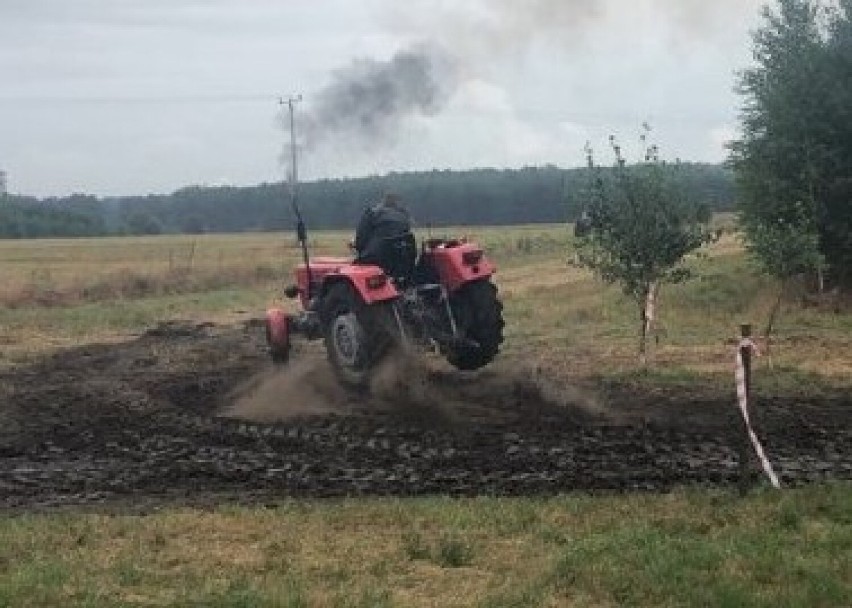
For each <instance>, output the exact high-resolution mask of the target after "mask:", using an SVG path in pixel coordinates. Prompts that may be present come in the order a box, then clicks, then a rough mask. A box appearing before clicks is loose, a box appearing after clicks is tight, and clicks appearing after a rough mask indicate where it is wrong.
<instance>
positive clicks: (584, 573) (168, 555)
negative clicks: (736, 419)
mask: <svg viewBox="0 0 852 608" xmlns="http://www.w3.org/2000/svg"><path fill="white" fill-rule="evenodd" d="M850 556H852V488H850V487H849V486H836V487H814V488H811V489H809V490H805V491H790V492H786V493H784V494H780V493H775V492H773V493H769V492H765V493H758V494H755V495H752V496H751V497H750V498H748V499H746V500H739V499H737V498H734V497H732V496H731V495H728V494H724V493H710V492H679V493H675V494H672V495H667V496H648V495H642V496H621V497H619V496H598V497H590V496H566V497H561V498H552V499H523V500H521V499H512V500H509V499H491V498H481V499H470V500H449V499H441V498H435V499H412V500H376V499H366V500H349V501H342V502H322V503H305V502H292V503H285V504H283V505H279V506H276V507H274V508H268V509H267V508H218V509H216V510H213V511H197V510H177V511H170V512H165V513H161V514H157V515H148V516H144V517H137V516H132V515H119V516H105V515H92V514H66V515H53V516H49V517H46V516H38V515H36V516H20V517H13V518H4V519H0V606H10V607H11V606H66V605H79V606H153V605H176V606H221V607H225V606H228V607H251V606H292V607H308V606H335V607H336V606H340V607H349V606H363V607H365V608H366V607H377V606H448V607H449V606H464V607H467V606H481V607H491V608H497V607H507V608H508V607H520V606H766V607H779V606H807V607H814V606H824V607H827V608H828V607H837V606H849V605H850V602H852V561H850V560H851V559H852V557H850Z"/></svg>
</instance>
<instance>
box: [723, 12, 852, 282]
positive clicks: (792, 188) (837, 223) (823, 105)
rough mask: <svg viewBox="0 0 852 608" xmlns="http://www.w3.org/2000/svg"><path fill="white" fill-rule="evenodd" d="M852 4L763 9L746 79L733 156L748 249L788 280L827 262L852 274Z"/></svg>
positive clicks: (841, 273) (740, 87)
mask: <svg viewBox="0 0 852 608" xmlns="http://www.w3.org/2000/svg"><path fill="white" fill-rule="evenodd" d="M850 9H852V2H850V1H849V0H841V1H840V3H839V5H834V4H833V5H832V6H831V8H830V9H829V8H827V7H826V5H824V4H823V3H822V2H820V1H819V0H777V2H776V3H775V5H774V7H772V6H766V7H764V8H763V12H762V17H763V23H762V25H761V27H760V28H759V29H758V30H757V31H756V32H755V33H754V36H753V57H754V62H755V63H754V65H753V66H752V67H751V68H749V69H746V70H744V71H743V72H742V73H741V75H740V78H739V82H738V87H737V90H738V92H739V93H740V95H742V97H743V99H744V104H743V107H742V112H741V117H740V121H741V126H742V133H743V135H742V138H741V139H740V140H738V141H736V142H733V144H732V145H731V152H732V154H731V160H732V163H733V166H734V169H735V174H736V179H737V185H738V187H739V190H740V198H739V204H740V210H741V220H742V224H743V227H744V229H745V232H746V237H747V241H748V246H749V248H750V250H751V251H752V253H753V254H754V255H755V256H756V257H757V259H758V260H760V261H761V263H762V264H763V266H764V268H765V269H766V270H767V271H768V272H770V273H772V274H774V275H776V276H778V277H779V278H780V279H782V282H783V281H784V280H786V279H787V278H789V277H790V276H793V275H795V274H798V273H801V272H804V271H820V270H821V269H822V267H823V265H824V264H828V265H829V267H830V269H831V270H832V271H833V274H834V276H835V277H836V278H838V279H841V280H843V279H848V278H849V277H848V276H846V277H844V275H845V274H848V269H849V267H850V266H849V263H850V262H852V237H850V236H849V235H850V230H852V222H850V216H849V213H850V212H849V208H850V204H852V203H850V198H849V194H850V191H849V188H848V184H849V183H850V182H849V178H850V177H852V173H850V172H852V164H850V161H852V155H850V146H852V140H850V138H849V133H850V129H852V126H850V124H852V114H850V107H849V105H850V101H852V99H850V94H852V63H850V55H849V46H848V28H849V17H850V16H852V10H850ZM844 40H847V42H846V43H845V44H844V42H843V41H844Z"/></svg>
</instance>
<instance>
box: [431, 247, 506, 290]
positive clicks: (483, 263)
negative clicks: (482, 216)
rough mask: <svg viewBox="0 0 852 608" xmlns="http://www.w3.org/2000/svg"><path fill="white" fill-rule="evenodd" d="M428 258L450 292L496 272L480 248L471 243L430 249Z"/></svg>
mask: <svg viewBox="0 0 852 608" xmlns="http://www.w3.org/2000/svg"><path fill="white" fill-rule="evenodd" d="M429 258H430V262H431V264H432V266H433V268H434V269H435V270H436V271H437V273H438V276H439V277H440V279H441V284H442V285H444V286H445V287H446V288H447V291H449V292H450V293H454V292H456V291H458V290H459V289H461V288H462V287H463V286H465V285H467V284H468V283H473V282H475V281H482V280H488V279H490V278H491V277H492V276H493V275H494V273H496V272H497V267H496V266H495V265H494V264H493V263H492V262H491V260H489V259H488V258H487V257H485V252H484V251H483V250H482V248H481V247H479V246H478V245H475V244H473V243H461V244H459V245H457V246H454V247H439V248H435V249H432V250H431V251H430V252H429Z"/></svg>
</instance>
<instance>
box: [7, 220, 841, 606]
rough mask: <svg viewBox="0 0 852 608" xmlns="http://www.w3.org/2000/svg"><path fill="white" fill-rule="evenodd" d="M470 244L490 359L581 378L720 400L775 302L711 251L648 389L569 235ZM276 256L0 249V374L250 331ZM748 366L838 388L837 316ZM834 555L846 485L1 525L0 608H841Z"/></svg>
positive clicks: (674, 316) (628, 326)
mask: <svg viewBox="0 0 852 608" xmlns="http://www.w3.org/2000/svg"><path fill="white" fill-rule="evenodd" d="M467 232H469V235H470V237H471V238H474V239H476V240H479V241H480V242H482V243H483V244H484V245H485V247H486V248H487V249H488V251H489V252H490V254H491V255H492V256H493V257H494V258H495V260H496V261H497V263H498V265H499V267H500V272H499V274H498V277H497V281H498V284H499V286H500V290H501V294H502V296H503V299H504V302H505V304H506V319H507V341H506V348H505V351H504V356H505V357H506V358H510V359H511V358H518V359H519V360H520V359H523V360H524V361H525V362H526V363H530V364H533V365H536V366H538V367H540V368H542V369H545V370H547V372H548V373H551V374H556V375H559V376H561V377H567V378H570V379H572V381H576V382H579V383H583V382H585V383H591V384H596V385H606V384H608V383H617V384H619V385H620V386H622V387H624V386H626V387H629V386H631V385H636V386H641V387H642V389H643V390H644V391H646V392H647V391H652V392H653V391H658V392H659V393H660V394H675V395H677V396H678V397H679V398H681V399H683V400H689V399H690V398H692V396H694V395H696V394H700V393H701V392H709V393H713V394H716V395H718V394H724V395H728V394H730V393H731V388H730V384H731V381H732V378H731V371H730V370H731V364H732V358H733V350H732V349H733V345H732V343H731V340H732V339H734V338H736V335H737V329H738V324H739V323H741V322H752V323H754V324H755V326H756V327H758V328H760V327H761V326H762V325H763V323H764V322H765V320H766V318H767V315H768V313H769V310H770V309H771V307H772V304H773V302H774V299H775V297H776V293H777V285H776V284H775V283H774V282H773V281H771V280H769V279H767V278H765V277H761V276H759V275H758V274H757V273H756V272H755V271H754V269H753V267H752V266H751V265H750V263H749V262H748V260H747V259H746V258H745V256H744V254H743V252H742V249H741V247H740V245H739V243H738V242H737V240H736V238H735V237H734V236H732V235H727V236H725V237H724V238H723V239H722V240H721V241H720V242H719V243H717V244H715V245H714V246H713V247H711V248H710V249H709V250H707V251H706V252H704V255H703V256H702V257H701V258H699V259H696V260H693V261H692V262H691V264H692V265H693V267H694V269H695V270H696V273H697V278H696V279H695V280H693V281H690V282H689V283H686V284H684V285H679V286H671V287H668V286H667V287H665V288H664V289H663V291H662V294H661V302H660V311H659V315H660V319H659V328H658V331H657V333H656V336H657V339H658V344H655V346H654V347H653V356H652V364H651V366H650V368H649V369H648V370H642V369H640V368H639V367H638V366H637V363H636V358H635V352H636V312H635V311H634V310H633V307H632V305H631V304H630V303H629V302H627V301H626V300H625V299H624V298H623V297H622V296H621V295H620V293H619V291H618V290H617V289H616V288H614V287H606V286H603V285H601V284H600V283H599V282H598V281H596V280H595V279H594V278H593V277H591V276H590V275H589V274H588V273H587V272H585V271H583V270H581V269H578V268H576V267H574V266H572V265H571V264H570V263H569V261H570V259H571V253H570V244H571V237H570V230H569V229H568V228H566V227H559V226H547V227H520V228H500V229H496V228H493V229H492V228H476V229H470V230H468V231H467ZM348 236H349V235H348V234H347V233H321V234H318V235H317V236H316V237H315V243H314V245H315V251H316V252H317V253H321V254H343V253H345V251H346V247H345V242H346V240H347V239H348ZM291 238H292V237H286V238H285V237H284V236H282V235H276V234H251V235H221V236H220V235H204V236H200V237H172V236H163V237H150V238H126V239H111V238H110V239H98V240H62V241H55V240H52V241H27V242H17V241H7V242H0V268H2V269H3V272H4V278H5V280H4V283H3V286H2V287H0V346H2V358H1V359H0V365H5V366H16V365H20V364H21V363H22V362H24V361H26V360H28V359H30V358H33V357H38V356H40V355H42V354H44V353H47V352H50V351H52V350H55V349H58V348H63V347H66V346H69V345H73V344H81V343H89V342H95V341H115V340H122V339H126V337H127V336H128V335H129V334H132V333H134V332H139V331H140V330H142V329H144V328H146V327H149V326H151V325H152V324H154V323H156V322H158V321H163V320H168V319H176V318H181V319H186V318H190V319H197V320H199V321H201V320H212V321H222V322H226V321H229V320H238V319H246V318H251V317H256V316H259V315H260V314H262V311H263V310H264V309H265V307H266V306H267V305H269V304H270V303H273V302H280V298H279V296H278V294H279V293H280V290H281V287H282V285H283V284H284V283H285V282H286V281H287V280H289V269H290V267H291V265H292V264H293V263H295V262H296V261H297V260H298V257H299V251H298V249H297V248H295V247H294V246H293V243H292V242H291V241H290V240H288V239H291ZM287 305H291V303H289V302H288V303H287ZM755 366H756V367H755V378H756V382H757V383H758V388H759V390H760V391H761V394H762V395H771V394H779V395H796V394H806V395H813V394H816V393H819V392H820V391H822V390H826V389H828V388H830V389H832V390H834V391H835V392H836V390H837V388H838V387H840V388H841V389H842V388H843V387H848V389H849V390H850V391H852V314H850V312H849V311H848V310H847V311H845V312H844V311H841V312H834V311H833V310H830V309H827V308H825V307H821V306H818V305H817V306H810V307H803V306H801V305H800V301H799V299H798V298H797V297H796V296H792V297H791V299H790V300H789V301H788V302H787V303H786V305H785V307H784V309H783V310H782V314H781V317H780V321H779V324H778V327H777V330H776V337H775V339H774V340H773V344H772V347H771V350H770V351H769V353H768V354H767V355H766V356H764V357H762V358H761V359H759V360H758V361H757V362H756V364H755ZM0 491H2V488H0ZM850 556H852V487H850V486H849V485H848V484H838V485H834V486H828V487H811V488H808V489H803V490H795V491H785V492H783V493H775V492H768V491H759V492H756V493H754V494H753V495H751V496H750V497H748V498H747V499H744V500H741V499H739V498H737V497H735V496H733V495H731V494H728V493H725V492H721V491H704V490H702V491H698V490H695V491H692V490H683V491H679V492H676V493H674V494H671V495H664V496H653V495H641V496H635V495H627V496H585V495H569V496H564V497H557V498H551V499H535V498H528V499H502V498H501V499H498V498H487V497H483V498H480V499H466V500H449V499H442V498H433V499H411V500H380V499H364V500H354V499H353V500H349V501H335V502H287V503H284V504H279V505H275V506H271V507H270V508H264V507H229V506H217V507H211V508H210V509H207V510H204V509H202V510H193V509H187V508H184V509H178V510H167V511H164V512H162V513H157V514H149V515H145V516H133V515H130V514H120V515H104V514H93V513H72V512H68V513H55V512H54V513H48V514H29V515H23V514H15V515H0V606H24V605H26V606H59V605H83V606H102V605H107V606H111V605H115V606H123V605H133V606H150V605H179V606H261V605H269V606H493V607H497V606H507V607H508V606H646V605H659V606H676V605H699V606H844V605H845V606H849V605H852V563H851V562H850V559H852V558H850Z"/></svg>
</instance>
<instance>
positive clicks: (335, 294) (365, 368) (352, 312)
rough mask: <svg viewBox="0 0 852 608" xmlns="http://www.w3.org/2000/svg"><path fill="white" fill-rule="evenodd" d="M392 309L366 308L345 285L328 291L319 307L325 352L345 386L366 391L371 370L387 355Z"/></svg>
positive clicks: (380, 304)
mask: <svg viewBox="0 0 852 608" xmlns="http://www.w3.org/2000/svg"><path fill="white" fill-rule="evenodd" d="M391 306H392V305H391V304H390V303H387V302H383V303H379V304H372V305H366V304H365V303H364V302H363V301H362V300H361V298H360V296H359V295H358V294H357V292H356V291H355V290H354V289H353V288H352V286H351V285H349V284H348V283H343V282H341V283H338V284H336V285H333V286H332V287H331V288H330V289H329V292H328V293H327V294H326V296H325V298H324V304H323V307H322V310H323V313H322V318H323V325H324V334H325V335H324V339H325V349H326V353H327V354H328V360H329V362H330V363H331V366H332V368H334V371H335V373H336V374H337V376H338V378H339V379H340V380H341V382H343V383H344V384H346V385H348V386H350V387H353V388H365V387H366V386H367V384H368V383H369V380H370V374H371V372H372V371H373V369H374V368H375V367H376V365H377V364H378V363H379V362H380V361H381V359H382V358H383V357H384V356H385V355H386V354H387V353H388V352H389V351H390V349H391V345H392V343H393V333H392V328H391V326H390V320H391V319H393V310H392V308H391Z"/></svg>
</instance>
